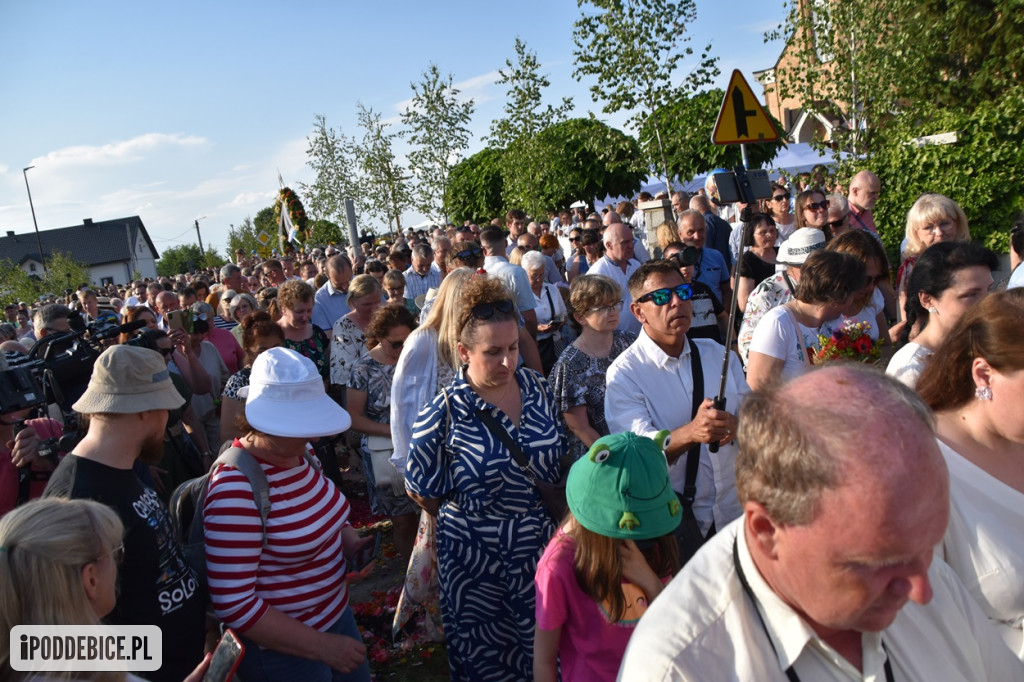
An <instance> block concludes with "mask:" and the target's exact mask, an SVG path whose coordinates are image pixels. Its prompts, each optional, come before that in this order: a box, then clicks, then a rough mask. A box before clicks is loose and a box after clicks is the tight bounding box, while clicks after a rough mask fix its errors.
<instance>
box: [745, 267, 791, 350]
mask: <svg viewBox="0 0 1024 682" xmlns="http://www.w3.org/2000/svg"><path fill="white" fill-rule="evenodd" d="M784 274H785V273H782V272H777V273H775V275H774V276H773V277H769V278H768V279H766V280H765V281H763V282H761V283H760V284H758V285H757V286H756V287H755V288H754V290H753V291H752V292H750V296H749V297H748V298H747V309H746V311H744V313H743V323H742V324H741V325H740V332H739V335H738V336H737V337H736V344H737V346H738V347H739V351H740V359H742V360H743V366H744V367H746V366H747V356H748V355H749V353H750V342H751V341H753V339H754V329H755V328H756V327H757V323H758V322H760V321H761V318H762V317H764V314H765V313H767V312H768V311H769V310H771V309H772V308H777V307H779V306H780V305H782V304H784V303H789V302H790V301H792V300H793V293H794V292H792V291H790V289H789V285H788V284H787V283H786V278H785V277H784ZM794 287H795V283H794Z"/></svg>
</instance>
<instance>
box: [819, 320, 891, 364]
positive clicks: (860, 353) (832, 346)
mask: <svg viewBox="0 0 1024 682" xmlns="http://www.w3.org/2000/svg"><path fill="white" fill-rule="evenodd" d="M870 329H871V323H869V322H854V321H853V320H847V321H846V322H845V323H844V324H843V326H842V327H840V328H839V329H836V330H835V331H834V332H832V335H831V336H825V335H823V334H819V335H818V344H819V349H818V351H817V352H815V351H814V349H813V348H809V349H808V355H810V356H811V362H812V363H814V364H815V365H823V364H825V363H826V362H831V361H832V360H853V361H854V362H878V358H879V357H880V356H881V354H882V341H880V340H879V341H874V340H873V339H872V338H871V335H870V334H868V331H869V330H870Z"/></svg>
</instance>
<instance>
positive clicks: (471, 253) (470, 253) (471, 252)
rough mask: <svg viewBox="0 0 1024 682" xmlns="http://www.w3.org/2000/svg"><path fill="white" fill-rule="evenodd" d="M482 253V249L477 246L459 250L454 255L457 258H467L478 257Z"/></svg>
mask: <svg viewBox="0 0 1024 682" xmlns="http://www.w3.org/2000/svg"><path fill="white" fill-rule="evenodd" d="M482 253H483V250H482V249H480V248H479V247H475V248H468V249H466V250H465V251H459V252H458V253H457V254H455V257H456V258H458V259H459V260H469V259H471V258H479V257H480V255H481V254H482Z"/></svg>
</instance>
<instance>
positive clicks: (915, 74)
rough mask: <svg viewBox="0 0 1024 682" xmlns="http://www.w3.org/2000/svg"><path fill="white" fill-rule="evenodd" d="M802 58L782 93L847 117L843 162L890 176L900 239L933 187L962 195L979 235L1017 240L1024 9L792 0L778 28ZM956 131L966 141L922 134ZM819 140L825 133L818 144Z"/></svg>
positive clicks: (787, 74)
mask: <svg viewBox="0 0 1024 682" xmlns="http://www.w3.org/2000/svg"><path fill="white" fill-rule="evenodd" d="M776 36H785V37H787V38H788V39H789V41H790V47H789V49H790V51H791V52H792V55H793V57H792V59H790V60H783V61H782V62H781V63H780V65H779V68H778V69H777V73H776V85H775V87H776V88H778V90H779V94H780V96H781V97H783V98H785V97H796V98H798V100H799V101H800V102H802V104H803V107H804V108H805V109H806V110H808V111H811V112H813V113H817V114H821V115H822V116H825V117H826V118H829V119H831V120H833V121H834V122H835V123H836V130H835V132H834V134H833V140H832V142H831V145H830V146H832V147H833V149H835V150H837V151H838V150H846V151H852V152H855V153H856V156H854V157H853V159H852V160H851V161H849V162H847V163H846V164H844V165H843V167H842V168H841V174H842V175H845V176H849V175H852V174H853V173H854V172H856V171H857V170H859V169H861V168H867V169H870V170H873V171H874V172H876V173H877V174H878V175H879V177H880V178H881V179H882V197H881V199H880V201H879V202H878V204H877V208H876V213H877V215H876V222H877V223H878V224H879V226H880V228H881V229H882V233H883V238H884V240H885V242H886V244H887V245H888V246H890V247H891V248H892V249H893V250H895V247H896V245H898V243H899V241H900V240H901V239H902V236H903V232H904V229H905V222H906V212H907V210H908V209H909V208H910V206H911V205H912V204H913V202H914V201H915V200H916V198H917V197H918V196H919V195H920V193H921V192H923V191H932V192H939V193H941V194H945V195H947V196H949V197H951V198H952V199H954V200H955V201H957V202H958V203H960V204H961V206H963V208H964V210H965V212H966V213H967V216H968V218H969V220H970V224H971V234H972V236H973V237H974V238H975V239H977V240H980V241H983V242H985V243H987V244H989V245H990V246H998V247H1002V246H1004V245H1005V244H1006V240H1007V233H1008V228H1009V225H1010V222H1011V220H1012V218H1013V216H1014V215H1016V214H1017V213H1019V212H1020V210H1021V208H1024V200H1022V198H1021V195H1020V193H1019V191H1017V190H1016V188H1019V187H1020V186H1021V184H1022V183H1024V151H1022V149H1024V127H1022V126H1021V125H1020V120H1021V118H1020V116H1021V114H1022V113H1024V87H1022V86H1021V85H1020V84H1019V83H1018V80H1019V74H1020V73H1021V72H1022V69H1024V17H1022V15H1021V13H1020V12H1019V8H1018V7H1017V6H1016V4H1015V3H1011V2H1009V1H1008V0H919V1H912V0H889V1H888V2H885V3H878V2H872V1H871V0H843V1H842V2H839V1H838V0H803V2H798V1H797V0H793V1H792V2H791V4H790V11H789V14H788V17H787V19H786V21H785V23H784V24H783V25H781V26H780V27H779V29H778V31H776V32H774V33H773V34H770V35H769V36H767V37H769V38H772V37H776ZM945 132H957V134H958V141H957V142H956V143H955V144H945V145H927V146H918V145H917V144H914V143H913V140H914V139H915V138H919V137H921V136H925V135H931V134H936V133H945ZM819 146H821V145H820V143H819Z"/></svg>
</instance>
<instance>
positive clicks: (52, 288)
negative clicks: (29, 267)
mask: <svg viewBox="0 0 1024 682" xmlns="http://www.w3.org/2000/svg"><path fill="white" fill-rule="evenodd" d="M82 284H93V282H92V278H91V276H90V274H89V267H88V266H87V265H85V264H84V263H80V262H78V261H76V260H75V259H74V258H73V257H72V256H71V255H70V254H67V253H62V252H60V251H57V252H54V253H50V254H47V255H46V275H45V276H44V277H40V276H39V275H30V274H28V273H27V272H25V271H24V270H22V269H21V268H20V267H18V265H17V264H16V263H12V262H11V261H9V260H6V259H5V260H0V299H2V300H3V301H4V303H13V302H17V301H25V302H27V303H31V302H32V301H36V300H38V298H39V296H42V295H44V294H56V295H62V294H63V293H64V290H65V289H77V288H78V287H79V286H80V285H82Z"/></svg>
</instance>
